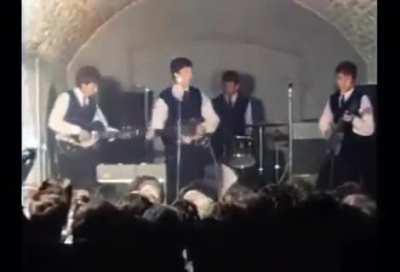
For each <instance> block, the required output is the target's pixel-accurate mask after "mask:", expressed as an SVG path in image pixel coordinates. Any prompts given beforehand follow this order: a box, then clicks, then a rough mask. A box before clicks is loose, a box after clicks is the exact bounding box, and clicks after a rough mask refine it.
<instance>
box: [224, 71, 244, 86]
mask: <svg viewBox="0 0 400 272" xmlns="http://www.w3.org/2000/svg"><path fill="white" fill-rule="evenodd" d="M222 81H223V82H234V83H235V84H239V82H240V77H239V73H238V72H236V71H233V70H228V71H225V72H224V73H223V74H222Z"/></svg>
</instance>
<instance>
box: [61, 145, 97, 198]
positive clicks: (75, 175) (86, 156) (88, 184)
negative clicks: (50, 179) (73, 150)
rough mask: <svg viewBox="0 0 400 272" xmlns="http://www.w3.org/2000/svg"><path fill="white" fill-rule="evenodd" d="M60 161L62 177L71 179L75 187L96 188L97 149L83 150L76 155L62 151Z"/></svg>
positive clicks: (90, 189)
mask: <svg viewBox="0 0 400 272" xmlns="http://www.w3.org/2000/svg"><path fill="white" fill-rule="evenodd" d="M58 162H59V171H60V175H61V177H62V178H68V179H70V180H71V184H72V186H73V188H74V189H85V190H89V191H92V190H94V189H95V188H96V186H97V182H96V165H97V153H96V151H93V150H82V152H79V154H74V156H70V155H68V154H64V153H61V154H59V155H58Z"/></svg>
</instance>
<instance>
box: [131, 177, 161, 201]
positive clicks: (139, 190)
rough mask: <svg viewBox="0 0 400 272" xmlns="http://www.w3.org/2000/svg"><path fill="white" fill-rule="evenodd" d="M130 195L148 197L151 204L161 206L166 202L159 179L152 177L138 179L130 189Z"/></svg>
mask: <svg viewBox="0 0 400 272" xmlns="http://www.w3.org/2000/svg"><path fill="white" fill-rule="evenodd" d="M129 193H130V194H139V195H141V196H144V197H146V198H147V199H148V200H149V201H150V202H151V203H157V204H161V203H162V202H163V201H164V189H163V186H162V184H161V183H160V182H159V181H158V180H157V178H155V177H152V176H140V177H137V178H136V179H135V180H134V181H133V182H132V183H131V185H130V187H129Z"/></svg>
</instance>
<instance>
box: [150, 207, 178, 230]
mask: <svg viewBox="0 0 400 272" xmlns="http://www.w3.org/2000/svg"><path fill="white" fill-rule="evenodd" d="M143 219H145V220H147V221H148V222H151V223H154V224H157V225H160V226H166V227H173V226H176V225H177V223H178V222H179V217H178V213H177V210H176V209H174V208H172V207H170V206H166V205H160V204H155V205H153V206H152V207H150V208H149V209H147V210H146V211H145V212H144V213H143Z"/></svg>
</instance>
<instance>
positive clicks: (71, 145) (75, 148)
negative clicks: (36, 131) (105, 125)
mask: <svg viewBox="0 0 400 272" xmlns="http://www.w3.org/2000/svg"><path fill="white" fill-rule="evenodd" d="M143 135H144V130H143V129H139V128H136V129H131V128H130V129H129V130H125V129H123V130H122V131H105V132H94V133H92V134H91V137H90V139H88V140H85V141H79V139H78V138H77V137H76V136H63V135H58V136H57V145H58V149H59V152H60V153H61V154H64V155H66V156H68V157H79V156H80V155H81V154H82V153H83V152H85V153H86V152H88V151H95V150H96V149H97V148H98V143H99V141H100V139H132V138H137V137H142V136H143Z"/></svg>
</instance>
